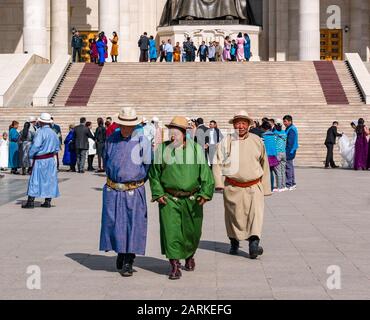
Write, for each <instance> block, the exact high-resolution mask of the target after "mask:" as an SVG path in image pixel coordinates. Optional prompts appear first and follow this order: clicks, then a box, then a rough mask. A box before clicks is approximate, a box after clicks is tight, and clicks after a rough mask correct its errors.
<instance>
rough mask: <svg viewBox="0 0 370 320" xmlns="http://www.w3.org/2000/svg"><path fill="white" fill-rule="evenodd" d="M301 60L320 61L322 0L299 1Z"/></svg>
mask: <svg viewBox="0 0 370 320" xmlns="http://www.w3.org/2000/svg"><path fill="white" fill-rule="evenodd" d="M299 60H301V61H315V60H320V0H299Z"/></svg>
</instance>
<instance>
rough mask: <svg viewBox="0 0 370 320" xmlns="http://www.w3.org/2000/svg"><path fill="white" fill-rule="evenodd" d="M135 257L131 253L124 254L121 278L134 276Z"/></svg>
mask: <svg viewBox="0 0 370 320" xmlns="http://www.w3.org/2000/svg"><path fill="white" fill-rule="evenodd" d="M135 258H136V256H135V254H133V253H126V254H124V264H123V269H122V272H121V274H122V276H123V277H132V276H133V274H134V269H133V264H134V260H135Z"/></svg>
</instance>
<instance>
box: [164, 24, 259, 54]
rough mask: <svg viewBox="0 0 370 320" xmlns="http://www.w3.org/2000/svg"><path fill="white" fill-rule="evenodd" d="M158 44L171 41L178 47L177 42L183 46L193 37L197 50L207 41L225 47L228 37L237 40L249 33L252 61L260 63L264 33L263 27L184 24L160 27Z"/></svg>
mask: <svg viewBox="0 0 370 320" xmlns="http://www.w3.org/2000/svg"><path fill="white" fill-rule="evenodd" d="M157 31H158V35H157V36H158V37H157V41H158V40H159V42H157V44H158V45H159V44H160V43H161V41H162V40H164V41H166V42H167V40H168V39H171V41H172V45H174V46H175V45H176V42H180V45H181V46H182V44H183V42H184V41H186V38H187V37H191V39H192V40H193V41H194V44H195V46H196V47H197V48H199V46H200V45H201V43H202V41H205V42H206V44H207V45H208V44H209V42H210V41H218V42H220V44H221V46H223V45H224V39H225V37H226V36H230V38H231V39H236V38H237V36H238V33H239V32H241V33H243V34H244V33H248V35H249V37H250V39H251V52H252V57H251V61H260V60H261V58H260V55H259V40H260V34H261V32H262V29H261V27H257V26H250V25H241V24H221V23H220V24H209V25H203V24H202V25H199V24H191V23H189V24H182V25H175V26H169V27H158V28H157ZM158 38H159V39H158Z"/></svg>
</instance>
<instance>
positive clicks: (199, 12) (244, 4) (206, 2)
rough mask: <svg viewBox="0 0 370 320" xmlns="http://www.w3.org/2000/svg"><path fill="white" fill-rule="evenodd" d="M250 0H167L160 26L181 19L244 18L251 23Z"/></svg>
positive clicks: (243, 19) (247, 22)
mask: <svg viewBox="0 0 370 320" xmlns="http://www.w3.org/2000/svg"><path fill="white" fill-rule="evenodd" d="M250 11H251V10H250V8H249V0H167V2H166V5H165V8H164V11H163V14H162V19H161V22H160V26H169V25H173V24H176V23H178V21H179V20H194V19H197V20H198V19H200V20H218V19H226V20H234V19H235V20H242V21H244V22H245V23H246V24H250V23H251V22H252V21H250V20H251V12H250Z"/></svg>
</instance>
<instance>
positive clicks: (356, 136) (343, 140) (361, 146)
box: [325, 118, 370, 170]
mask: <svg viewBox="0 0 370 320" xmlns="http://www.w3.org/2000/svg"><path fill="white" fill-rule="evenodd" d="M338 125H339V123H338V122H337V121H335V122H334V123H333V125H332V127H331V128H329V130H328V134H327V139H326V141H325V145H326V146H327V148H328V157H327V160H326V164H325V167H327V168H328V167H329V165H330V166H331V167H332V168H337V167H338V166H337V165H336V164H335V162H334V159H333V156H332V153H333V151H332V150H333V148H334V145H335V137H339V138H340V139H339V149H340V154H341V156H342V161H343V167H345V168H350V169H354V170H369V169H370V142H369V140H370V133H369V128H368V127H367V126H366V124H365V120H364V119H363V118H360V119H358V120H357V121H352V122H351V124H350V125H351V128H352V129H353V136H352V137H351V138H350V137H347V136H346V135H345V134H343V133H342V134H339V133H338V132H337V127H338ZM328 142H329V144H328ZM328 159H329V160H328Z"/></svg>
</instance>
